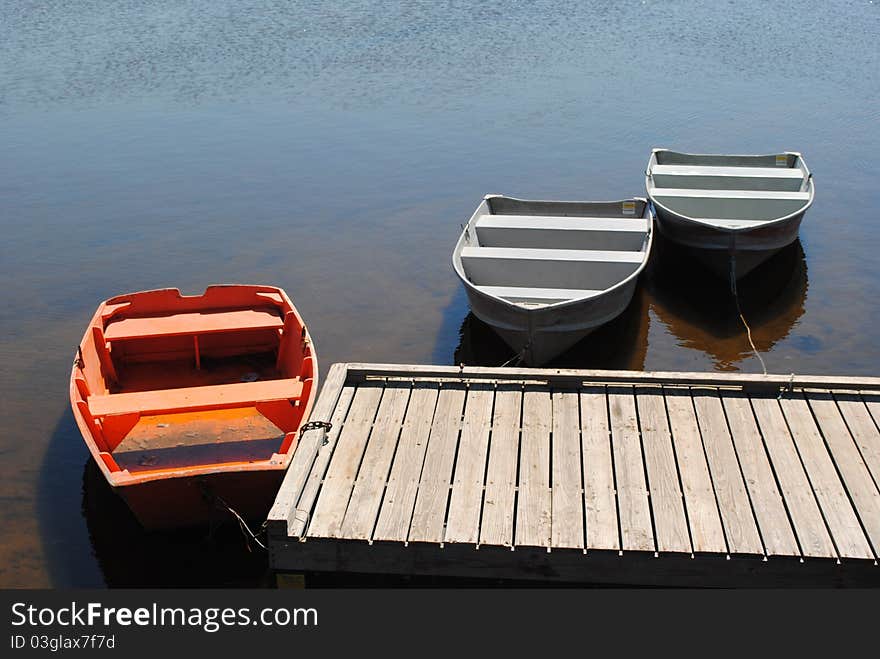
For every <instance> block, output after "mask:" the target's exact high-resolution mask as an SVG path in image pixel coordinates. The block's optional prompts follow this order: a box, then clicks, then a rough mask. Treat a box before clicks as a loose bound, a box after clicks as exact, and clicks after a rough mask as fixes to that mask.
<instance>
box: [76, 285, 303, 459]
mask: <svg viewBox="0 0 880 659" xmlns="http://www.w3.org/2000/svg"><path fill="white" fill-rule="evenodd" d="M314 362H315V360H314V355H313V352H312V346H311V342H310V340H309V338H308V334H307V332H306V330H305V328H304V327H303V324H302V321H301V320H300V318H299V316H298V314H297V313H296V312H295V310H293V307H292V305H291V304H290V302H289V300H287V298H286V297H285V296H284V295H283V293H282V292H281V291H280V290H279V289H276V288H272V287H265V286H262V287H261V286H212V287H210V288H208V289H207V290H206V291H205V293H204V294H203V295H199V296H183V295H181V294H180V292H179V291H177V290H176V289H166V290H160V291H148V292H144V293H135V294H131V295H124V296H120V297H116V298H113V299H111V300H108V301H107V302H105V303H104V304H103V305H102V306H101V307H100V308H99V309H98V312H97V313H96V314H95V317H94V318H93V320H92V323H91V325H90V327H89V330H88V332H87V333H86V336H85V338H84V340H83V342H82V344H81V345H80V348H79V353H78V356H77V363H76V365H75V367H74V386H75V389H76V391H75V392H74V396H75V400H76V404H77V407H78V409H79V411H80V413H81V415H82V417H83V419H84V421H85V423H86V424H87V425H88V426H89V430H90V434H91V436H92V439H93V441H94V443H95V445H96V446H97V447H98V450H99V452H100V456H101V459H102V460H103V461H104V464H105V465H106V466H107V467H108V468H109V469H110V471H124V470H128V471H129V472H143V471H157V470H163V469H179V468H181V467H194V466H205V465H219V464H229V463H235V464H240V463H248V462H254V461H260V460H271V459H273V456H275V455H276V454H285V453H286V452H287V451H288V450H289V449H290V448H291V445H292V442H293V440H294V439H295V435H296V432H297V430H298V429H299V425H300V422H301V421H302V419H303V414H304V413H305V412H306V411H307V410H306V401H308V400H310V395H311V393H312V391H311V390H312V385H313V382H314V374H315V371H314V369H315V363H314Z"/></svg>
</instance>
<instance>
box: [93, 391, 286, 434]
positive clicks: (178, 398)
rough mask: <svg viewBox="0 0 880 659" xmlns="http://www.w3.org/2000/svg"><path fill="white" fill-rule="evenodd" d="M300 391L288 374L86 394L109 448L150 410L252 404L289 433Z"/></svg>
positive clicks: (200, 409)
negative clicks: (147, 389)
mask: <svg viewBox="0 0 880 659" xmlns="http://www.w3.org/2000/svg"><path fill="white" fill-rule="evenodd" d="M302 393H303V382H302V380H300V379H299V378H288V379H283V380H266V381H265V382H236V383H233V384H215V385H210V386H205V387H183V388H180V389H159V390H153V391H131V392H125V393H119V394H106V395H95V396H89V398H88V400H87V403H88V408H89V411H90V412H91V414H92V416H93V417H94V418H95V419H96V420H97V421H98V424H99V425H100V429H101V433H102V436H103V438H104V441H105V442H106V445H107V447H108V449H109V450H110V451H112V450H113V449H115V448H116V446H118V445H119V443H120V442H121V441H122V440H123V439H124V438H125V436H126V435H127V434H128V433H129V431H130V430H131V429H132V428H134V426H135V425H136V424H137V422H138V420H139V419H140V418H141V417H142V416H149V415H154V414H173V413H176V412H195V411H202V410H216V409H226V408H233V407H249V406H253V407H255V408H257V411H258V412H260V414H262V415H263V416H265V417H266V418H267V419H269V421H271V422H272V423H274V424H275V425H276V426H278V428H279V429H280V430H282V431H283V432H284V433H285V434H287V433H292V432H294V431H295V430H296V429H297V427H298V425H299V421H300V419H301V416H302V415H301V413H299V412H297V410H296V408H295V407H294V404H297V403H296V401H297V400H298V399H299V398H301V397H302ZM287 445H288V446H289V445H290V441H288V442H287Z"/></svg>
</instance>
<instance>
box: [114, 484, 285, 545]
mask: <svg viewBox="0 0 880 659" xmlns="http://www.w3.org/2000/svg"><path fill="white" fill-rule="evenodd" d="M283 478H284V470H283V469H271V470H264V471H249V472H222V473H216V474H207V475H199V476H188V477H177V478H165V479H162V480H155V481H147V482H142V483H136V484H132V485H124V486H117V487H114V488H113V490H114V491H115V492H116V493H117V494H118V495H119V496H120V497H122V500H123V501H125V503H126V504H127V505H128V507H129V509H130V510H131V512H132V513H133V514H134V516H135V517H136V518H137V520H138V522H140V524H141V526H143V527H144V528H145V529H147V530H151V531H155V530H162V529H172V528H182V527H188V526H196V525H200V524H212V523H221V522H229V521H233V522H234V521H236V520H235V516H234V515H233V513H232V512H230V510H229V509H230V508H231V509H232V510H234V511H235V513H237V514H238V515H241V517H242V518H243V519H245V520H251V521H256V522H259V521H260V520H264V519H266V516H267V515H268V514H269V509H270V508H271V507H272V502H273V500H274V499H275V494H276V493H277V492H278V488H279V487H280V486H281V481H282V479H283Z"/></svg>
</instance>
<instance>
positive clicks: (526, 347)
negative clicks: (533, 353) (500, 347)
mask: <svg viewBox="0 0 880 659" xmlns="http://www.w3.org/2000/svg"><path fill="white" fill-rule="evenodd" d="M531 347H532V340H531V339H529V340H528V343H526V344H525V345H524V346H523V349H522V350H520V351H519V352H518V353H517V354H515V355H514V356H513V357H511V358H510V359H508V360H507V361H506V362H504V363H503V364H501V366H500V368H504V367H505V366H510V362H512V361H513V360H514V359H515V360H516V363H515V364H514V366H519V365H520V364H521V363H522V360H523V359H525V356H526V352H528V350H529V348H531Z"/></svg>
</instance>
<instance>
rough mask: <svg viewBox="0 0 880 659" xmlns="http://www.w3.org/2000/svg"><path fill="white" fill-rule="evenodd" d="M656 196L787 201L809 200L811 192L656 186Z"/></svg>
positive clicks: (654, 191) (653, 194)
mask: <svg viewBox="0 0 880 659" xmlns="http://www.w3.org/2000/svg"><path fill="white" fill-rule="evenodd" d="M651 195H652V196H654V197H690V198H694V199H699V198H706V199H762V200H763V199H769V200H785V201H804V202H806V201H808V200H809V199H810V193H809V192H793V191H790V190H694V189H691V188H654V189H653V190H651Z"/></svg>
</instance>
